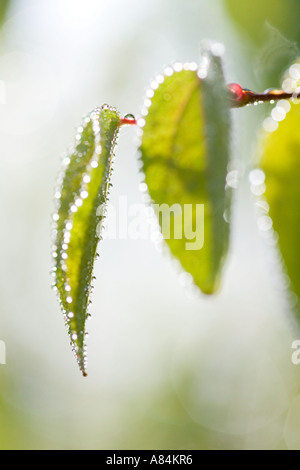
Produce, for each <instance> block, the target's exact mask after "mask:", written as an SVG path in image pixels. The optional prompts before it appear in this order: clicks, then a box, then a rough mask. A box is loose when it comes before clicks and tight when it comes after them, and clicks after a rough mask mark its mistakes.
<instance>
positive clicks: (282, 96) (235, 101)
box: [227, 83, 300, 108]
mask: <svg viewBox="0 0 300 470" xmlns="http://www.w3.org/2000/svg"><path fill="white" fill-rule="evenodd" d="M227 88H228V90H229V97H230V105H231V108H242V107H243V106H247V105H248V104H255V103H267V102H272V101H273V102H274V101H279V100H289V99H297V98H300V90H299V88H297V90H296V91H295V92H294V93H286V92H285V91H283V90H272V89H270V90H266V91H265V92H264V93H255V92H254V91H251V90H248V89H247V88H242V87H241V86H240V85H238V84H237V83H230V84H229V85H227Z"/></svg>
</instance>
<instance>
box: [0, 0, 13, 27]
mask: <svg viewBox="0 0 300 470" xmlns="http://www.w3.org/2000/svg"><path fill="white" fill-rule="evenodd" d="M10 3H11V1H10V0H1V1H0V27H1V26H2V23H3V21H4V19H5V15H6V12H7V10H8V7H9V5H10Z"/></svg>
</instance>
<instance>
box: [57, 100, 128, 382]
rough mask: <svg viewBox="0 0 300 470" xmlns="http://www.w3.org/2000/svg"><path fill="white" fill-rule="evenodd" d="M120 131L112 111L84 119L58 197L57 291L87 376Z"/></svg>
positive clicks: (71, 336) (67, 161) (106, 110)
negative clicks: (93, 300)
mask: <svg viewBox="0 0 300 470" xmlns="http://www.w3.org/2000/svg"><path fill="white" fill-rule="evenodd" d="M119 125H120V116H119V114H118V113H117V112H116V110H115V109H113V108H110V107H108V106H107V105H104V106H102V108H100V109H96V110H95V111H94V112H93V113H91V115H90V116H88V117H87V118H86V119H85V121H84V123H83V125H82V127H81V128H79V129H78V133H77V136H76V146H75V148H74V150H73V151H72V152H71V154H70V156H67V157H66V158H65V159H64V162H63V164H64V167H65V169H64V173H63V174H62V175H61V176H60V178H59V187H58V189H57V191H56V195H55V197H56V200H57V212H56V213H55V214H54V216H53V219H54V224H55V227H54V235H55V242H54V247H53V258H54V268H53V276H54V278H55V283H54V287H55V290H57V292H58V297H59V301H60V303H61V307H62V311H63V313H64V316H65V321H66V324H67V326H68V330H69V335H70V339H71V345H72V347H73V351H74V354H75V356H76V358H77V360H78V364H79V367H80V369H81V371H82V373H83V375H86V354H85V336H86V331H85V325H86V320H87V317H88V313H87V309H88V306H89V302H90V293H91V287H92V276H93V266H94V260H95V257H96V251H97V245H98V242H99V237H100V232H101V223H102V219H103V217H104V208H105V204H106V202H107V197H108V190H109V181H110V174H111V165H112V158H113V149H114V144H115V141H116V137H117V133H118V129H119Z"/></svg>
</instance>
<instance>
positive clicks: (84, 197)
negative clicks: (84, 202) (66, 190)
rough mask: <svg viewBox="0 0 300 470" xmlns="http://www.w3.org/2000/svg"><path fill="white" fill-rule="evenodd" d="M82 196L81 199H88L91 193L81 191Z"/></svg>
mask: <svg viewBox="0 0 300 470" xmlns="http://www.w3.org/2000/svg"><path fill="white" fill-rule="evenodd" d="M80 197H81V199H87V198H88V197H89V193H88V192H87V191H81V193H80Z"/></svg>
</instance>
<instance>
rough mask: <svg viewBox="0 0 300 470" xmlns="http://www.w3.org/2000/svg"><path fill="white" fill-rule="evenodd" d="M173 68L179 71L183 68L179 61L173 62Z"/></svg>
mask: <svg viewBox="0 0 300 470" xmlns="http://www.w3.org/2000/svg"><path fill="white" fill-rule="evenodd" d="M173 68H174V70H175V72H181V71H182V70H183V65H182V64H181V63H180V62H175V64H174V65H173Z"/></svg>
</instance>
